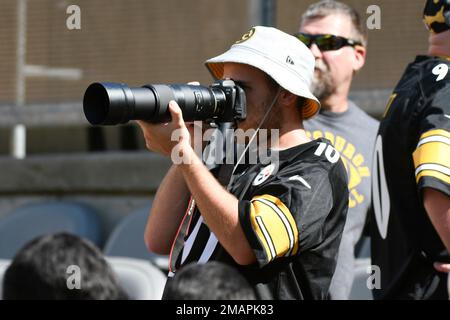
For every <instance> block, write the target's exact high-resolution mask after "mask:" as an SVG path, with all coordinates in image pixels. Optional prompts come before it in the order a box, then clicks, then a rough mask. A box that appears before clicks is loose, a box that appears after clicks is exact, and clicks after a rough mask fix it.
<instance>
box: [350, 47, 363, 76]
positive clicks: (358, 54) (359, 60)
mask: <svg viewBox="0 0 450 320" xmlns="http://www.w3.org/2000/svg"><path fill="white" fill-rule="evenodd" d="M354 51H355V59H354V62H353V71H354V72H358V71H359V70H361V68H362V67H363V66H364V63H366V48H365V47H363V46H355V48H354Z"/></svg>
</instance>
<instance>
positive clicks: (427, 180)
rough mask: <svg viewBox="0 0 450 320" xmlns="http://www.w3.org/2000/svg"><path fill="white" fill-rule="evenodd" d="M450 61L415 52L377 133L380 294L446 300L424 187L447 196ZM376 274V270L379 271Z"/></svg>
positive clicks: (375, 242) (375, 252) (375, 258)
mask: <svg viewBox="0 0 450 320" xmlns="http://www.w3.org/2000/svg"><path fill="white" fill-rule="evenodd" d="M449 68H450V61H449V60H448V59H444V58H437V57H429V56H418V57H417V58H416V60H415V61H414V62H413V63H411V64H410V65H409V66H408V67H407V69H406V71H405V72H404V74H403V76H402V78H401V79H400V81H399V83H398V84H397V86H396V88H395V89H394V91H393V93H392V95H391V98H390V100H389V102H388V105H387V107H386V110H385V112H384V115H383V119H382V121H381V123H380V128H379V131H378V136H377V140H376V146H375V153H374V161H373V180H372V187H373V188H372V199H373V205H372V206H373V210H372V211H373V212H372V213H371V223H370V226H371V227H370V230H371V237H372V264H373V265H376V266H378V267H379V270H380V274H379V276H381V277H380V280H381V281H380V283H379V284H380V285H379V286H378V288H377V287H376V289H375V290H374V296H375V298H386V299H434V298H437V299H439V298H443V299H447V298H448V295H447V293H446V276H447V275H446V274H441V273H438V272H437V271H435V270H434V268H433V262H436V261H441V262H445V261H450V260H449V255H448V252H447V251H446V250H445V247H444V245H443V243H442V241H441V240H440V238H439V236H438V234H437V232H436V231H435V229H434V228H433V226H432V224H431V221H430V219H429V217H428V215H427V213H426V211H425V209H424V206H423V199H422V191H423V188H426V187H428V188H433V189H436V190H439V191H440V192H442V193H444V194H446V195H447V196H450V74H449ZM375 276H376V275H375Z"/></svg>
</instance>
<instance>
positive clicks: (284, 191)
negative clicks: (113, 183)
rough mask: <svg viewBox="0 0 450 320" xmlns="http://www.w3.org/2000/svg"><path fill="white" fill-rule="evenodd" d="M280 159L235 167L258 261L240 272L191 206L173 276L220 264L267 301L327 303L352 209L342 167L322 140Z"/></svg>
mask: <svg viewBox="0 0 450 320" xmlns="http://www.w3.org/2000/svg"><path fill="white" fill-rule="evenodd" d="M278 158H279V160H278V161H276V162H272V163H270V164H260V163H259V164H254V165H240V166H238V168H237V169H236V171H235V173H234V175H233V178H232V181H233V182H232V184H231V186H230V188H229V190H230V192H231V193H232V194H234V195H235V196H236V197H237V198H238V199H239V213H238V214H239V221H240V223H241V226H242V228H243V231H244V233H245V235H246V237H247V239H248V241H249V243H250V245H251V247H252V248H253V250H254V253H255V255H256V257H257V262H256V263H254V264H253V265H249V266H240V265H237V264H236V263H235V262H234V260H233V259H232V258H231V257H230V256H229V255H228V253H227V252H226V251H225V250H224V249H223V247H222V246H221V245H220V243H219V242H218V241H217V239H216V237H215V236H214V234H213V233H212V232H210V230H209V229H208V227H207V225H206V224H205V223H204V221H203V218H202V217H201V214H200V212H199V211H198V210H197V208H196V207H195V202H194V201H192V200H191V201H190V203H189V205H188V209H187V211H186V215H185V218H184V220H183V222H182V224H181V226H180V228H179V232H178V235H177V237H176V239H175V241H174V245H173V247H172V252H171V261H170V274H169V276H173V274H174V273H175V272H176V270H177V269H179V268H180V267H182V266H183V265H185V264H188V263H191V262H197V263H204V262H207V261H209V260H219V261H223V262H226V263H229V264H231V265H233V266H235V267H236V268H237V269H238V270H240V271H241V272H242V274H243V275H244V276H245V277H246V279H247V280H248V281H249V282H250V283H251V284H252V285H253V286H254V287H255V288H256V290H257V292H258V293H259V295H260V296H261V297H263V298H274V299H326V298H327V294H328V288H329V285H330V281H331V277H332V275H333V273H334V269H335V266H336V260H337V254H338V249H339V244H340V239H341V235H342V231H343V228H344V223H345V219H346V214H347V207H348V188H347V175H346V172H345V169H344V166H343V164H342V161H341V160H340V155H339V153H338V152H337V151H336V150H335V149H334V148H333V146H332V145H331V144H330V143H329V141H327V140H325V139H318V140H315V141H311V142H309V143H306V144H302V145H298V146H296V147H293V148H290V149H286V150H282V151H280V152H279V157H278ZM169 281H170V279H169Z"/></svg>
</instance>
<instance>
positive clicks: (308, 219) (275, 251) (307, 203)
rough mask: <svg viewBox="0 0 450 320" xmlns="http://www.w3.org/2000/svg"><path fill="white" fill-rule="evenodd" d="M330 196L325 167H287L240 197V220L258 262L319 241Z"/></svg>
mask: <svg viewBox="0 0 450 320" xmlns="http://www.w3.org/2000/svg"><path fill="white" fill-rule="evenodd" d="M332 197H333V192H332V188H331V185H330V181H329V177H328V174H327V172H326V171H325V170H321V171H320V170H314V169H311V171H310V172H309V173H306V172H300V173H299V172H295V171H292V170H286V171H285V172H279V173H278V174H277V175H276V177H274V178H273V179H271V180H270V181H268V182H267V183H265V184H262V185H261V186H260V187H258V188H257V189H255V190H254V191H253V192H252V195H251V199H250V200H242V201H240V202H239V220H240V223H241V226H242V228H243V230H244V233H245V235H246V237H247V239H248V241H249V243H250V245H251V247H252V248H253V251H254V253H255V255H256V258H257V261H258V264H259V266H260V267H263V266H265V265H266V264H268V263H270V262H272V261H274V260H275V259H278V258H282V257H290V256H294V255H296V254H298V253H300V252H302V250H307V249H308V248H311V247H313V246H314V245H315V244H316V243H319V242H320V241H321V240H322V236H323V232H322V227H323V225H324V222H325V220H326V219H327V215H328V213H329V212H330V210H331V208H332V206H333V199H332Z"/></svg>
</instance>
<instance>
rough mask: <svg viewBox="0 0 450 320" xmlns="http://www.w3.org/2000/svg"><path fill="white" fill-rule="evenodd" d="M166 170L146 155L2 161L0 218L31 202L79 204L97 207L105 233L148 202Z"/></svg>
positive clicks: (166, 162)
mask: <svg viewBox="0 0 450 320" xmlns="http://www.w3.org/2000/svg"><path fill="white" fill-rule="evenodd" d="M169 166H170V161H169V160H168V159H166V158H163V157H161V156H158V155H155V154H152V153H150V152H132V153H104V154H100V153H99V154H89V155H86V154H72V155H57V156H32V157H29V158H27V159H25V160H14V159H11V158H9V157H0V168H1V170H0V217H1V216H4V215H6V214H9V213H10V212H12V211H13V210H14V209H15V208H17V207H19V206H22V205H25V204H30V203H34V202H41V201H52V200H70V201H77V202H81V203H85V204H88V205H91V206H92V207H94V208H96V209H98V211H99V213H100V215H101V217H102V221H103V231H104V234H105V235H107V234H109V233H110V232H111V230H112V229H113V227H114V226H115V224H116V223H117V222H118V221H119V220H120V219H121V218H123V217H124V216H125V215H126V214H128V213H130V212H131V211H133V210H134V209H137V208H140V207H143V206H146V205H148V204H149V203H150V201H151V200H152V198H153V195H154V193H155V191H156V189H157V187H158V185H159V183H160V181H161V180H162V178H163V176H164V175H165V173H166V171H167V169H168V168H169Z"/></svg>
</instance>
